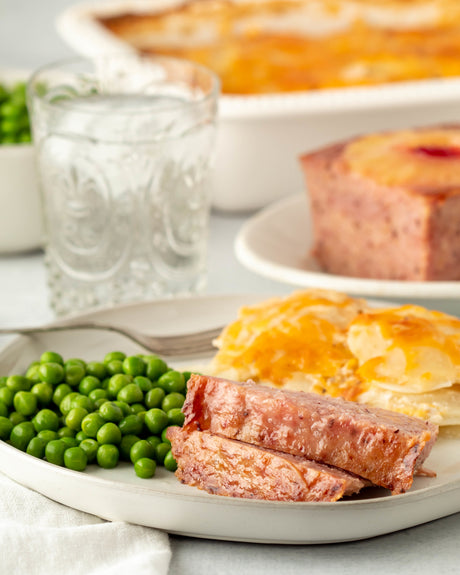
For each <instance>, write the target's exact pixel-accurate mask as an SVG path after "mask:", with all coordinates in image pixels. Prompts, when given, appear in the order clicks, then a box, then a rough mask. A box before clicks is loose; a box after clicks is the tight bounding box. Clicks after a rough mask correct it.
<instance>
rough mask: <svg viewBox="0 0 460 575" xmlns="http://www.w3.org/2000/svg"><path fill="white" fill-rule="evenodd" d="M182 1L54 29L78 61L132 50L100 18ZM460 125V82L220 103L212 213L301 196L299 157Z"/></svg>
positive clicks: (136, 4)
mask: <svg viewBox="0 0 460 575" xmlns="http://www.w3.org/2000/svg"><path fill="white" fill-rule="evenodd" d="M180 3H181V2H180V0H141V1H139V0H138V1H135V0H112V1H111V2H110V3H109V2H107V1H106V2H104V1H99V2H98V1H93V2H89V3H82V4H77V5H75V6H72V7H70V8H68V9H67V10H66V11H64V12H63V13H62V14H61V15H60V16H59V17H58V19H57V22H56V26H57V30H58V32H59V33H60V35H61V37H62V38H63V39H64V40H65V41H66V42H67V43H68V44H69V45H70V46H71V47H72V48H73V49H74V50H75V51H76V52H78V53H79V54H81V55H84V56H88V57H94V56H98V55H101V54H104V53H109V52H120V51H126V50H133V48H131V47H130V46H128V45H127V44H126V43H124V42H123V41H121V40H120V39H118V38H117V37H115V36H114V35H112V34H110V33H109V32H108V31H107V30H106V29H104V28H103V27H102V25H100V24H98V22H97V21H96V20H95V15H112V14H119V13H124V12H136V11H143V10H144V11H150V12H151V11H152V10H161V9H163V8H165V7H171V6H175V5H178V4H180ZM458 119H460V78H459V79H457V78H453V79H442V80H437V79H436V80H422V81H416V82H415V81H414V82H404V83H397V84H384V85H380V86H375V87H359V88H341V89H334V90H332V89H331V90H320V91H316V92H297V93H288V94H273V95H262V96H259V95H255V96H229V95H223V96H222V97H221V101H220V128H219V136H218V142H217V159H216V173H215V185H214V196H213V201H212V204H213V207H214V208H215V209H217V210H223V211H236V212H241V211H251V210H255V209H259V208H262V207H264V206H266V205H268V204H269V203H271V202H273V201H275V200H278V199H280V198H282V197H285V196H288V195H291V194H295V193H298V192H299V191H300V190H302V189H303V186H304V184H303V181H302V174H301V171H300V167H299V164H298V156H299V155H300V154H302V153H304V152H307V151H310V150H312V149H315V148H317V147H319V146H322V145H325V144H329V143H331V142H333V141H336V140H340V139H344V138H348V137H350V136H353V135H356V134H359V133H365V132H371V131H376V130H382V129H399V128H406V127H412V126H418V125H424V124H434V123H439V122H454V121H457V120H458Z"/></svg>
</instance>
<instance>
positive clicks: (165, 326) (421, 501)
mask: <svg viewBox="0 0 460 575" xmlns="http://www.w3.org/2000/svg"><path fill="white" fill-rule="evenodd" d="M265 297H266V296H265ZM260 299H261V297H260V296H216V297H202V298H192V299H181V300H175V301H173V300H167V301H157V302H150V303H141V304H132V305H125V306H120V307H115V308H112V309H108V310H102V311H99V312H97V313H93V314H86V315H85V316H84V317H86V318H87V317H93V318H97V319H100V320H104V321H113V322H116V323H119V324H124V325H126V326H128V327H136V328H138V329H142V330H145V331H146V332H147V331H148V332H150V333H156V334H166V333H173V332H177V333H179V332H188V331H190V330H200V329H206V328H210V327H215V326H219V325H222V324H223V323H224V322H228V321H231V320H232V319H234V318H235V316H236V312H237V310H238V308H239V307H240V306H241V305H243V304H251V303H254V302H256V301H259V300H260ZM47 349H53V350H55V351H58V352H59V353H61V354H62V355H63V356H64V357H65V358H69V357H76V356H79V357H82V358H84V359H86V360H91V359H98V358H101V357H103V356H104V354H105V353H106V352H108V351H112V350H115V349H122V350H124V351H126V353H129V354H131V353H139V352H140V351H141V348H139V347H137V346H136V345H134V344H132V343H130V342H128V341H127V340H126V339H125V338H124V337H123V336H120V335H117V334H115V333H110V332H97V331H90V330H86V331H74V332H70V331H69V332H60V333H49V334H40V335H36V336H34V337H18V338H15V339H14V340H13V341H12V342H11V343H10V344H9V345H8V346H7V347H6V348H4V349H3V350H2V351H1V352H0V372H1V374H2V375H3V374H5V375H6V374H11V373H22V372H23V371H24V370H25V368H26V367H27V365H28V364H29V363H30V362H31V361H33V360H35V359H37V357H39V355H40V354H41V353H42V352H43V351H44V350H47ZM206 361H207V358H199V359H198V360H189V361H188V362H187V361H186V360H184V359H183V358H182V359H181V360H180V362H179V360H178V362H175V361H174V360H168V363H169V364H170V365H172V366H174V365H177V366H178V367H184V366H185V365H187V366H188V367H191V368H193V367H194V366H197V365H198V366H203V365H204V364H205V363H206ZM427 467H429V468H430V469H433V470H435V471H436V473H437V477H436V478H427V477H417V478H416V479H415V481H414V485H413V486H412V488H411V490H410V491H409V492H407V493H405V494H403V495H395V496H390V495H389V492H388V491H386V490H384V489H378V488H374V489H365V490H363V492H362V494H361V495H360V496H357V497H354V498H349V499H347V500H343V501H339V502H336V503H284V502H267V501H255V500H246V499H237V498H230V497H222V496H218V495H209V494H207V493H205V492H203V491H200V490H198V489H196V488H194V487H190V486H185V485H182V484H181V483H179V481H178V480H177V479H176V477H175V475H174V474H173V473H170V472H168V471H166V470H165V469H164V468H161V469H158V471H157V474H156V476H155V477H154V478H152V479H140V478H138V477H136V475H135V473H134V469H133V467H132V466H131V465H128V464H120V465H119V466H118V467H117V468H115V469H112V470H106V469H101V468H99V467H97V466H95V465H91V466H89V467H88V468H87V470H86V471H85V472H83V473H79V472H75V471H71V470H68V469H65V468H61V467H58V466H55V465H52V464H50V463H47V462H46V461H42V460H39V459H36V458H34V457H32V456H30V455H27V454H26V453H23V452H22V451H19V450H17V449H15V448H13V447H11V446H10V445H8V444H6V443H4V442H2V441H0V470H1V471H2V472H3V473H5V474H6V475H8V476H9V477H11V478H12V479H14V480H15V481H17V482H19V483H21V484H22V485H25V486H26V487H29V488H30V489H33V490H35V491H37V492H39V493H42V494H43V495H45V496H47V497H49V498H50V499H53V500H55V501H58V502H60V503H63V504H64V505H68V506H70V507H73V508H75V509H79V510H81V511H85V512H88V513H91V514H93V515H97V516H99V517H102V518H104V519H107V520H112V521H115V520H118V521H128V522H130V523H135V524H139V525H146V526H150V527H156V528H159V529H163V530H165V531H168V532H170V533H178V534H182V535H188V536H194V537H204V538H211V539H227V540H234V541H251V542H261V543H289V544H303V543H331V542H341V541H351V540H357V539H365V538H369V537H373V536H376V535H381V534H384V533H389V532H393V531H397V530H400V529H404V528H407V527H412V526H414V525H418V524H421V523H424V522H427V521H431V520H433V519H437V518H440V517H444V516H447V515H450V514H453V513H456V512H458V511H460V440H458V439H444V438H443V439H440V440H439V441H438V442H437V443H436V445H435V446H434V448H433V451H432V453H431V455H430V457H429V459H428V461H427Z"/></svg>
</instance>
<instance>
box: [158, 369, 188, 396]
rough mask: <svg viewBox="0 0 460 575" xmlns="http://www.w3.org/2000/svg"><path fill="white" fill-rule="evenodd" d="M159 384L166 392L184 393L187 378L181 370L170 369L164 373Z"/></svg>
mask: <svg viewBox="0 0 460 575" xmlns="http://www.w3.org/2000/svg"><path fill="white" fill-rule="evenodd" d="M157 384H158V385H159V387H161V388H162V389H164V390H165V392H166V393H184V392H185V378H184V375H183V373H181V372H180V371H168V372H166V373H164V374H163V375H162V376H161V377H160V378H159V379H158V382H157Z"/></svg>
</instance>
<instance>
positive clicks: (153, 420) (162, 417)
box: [144, 408, 168, 435]
mask: <svg viewBox="0 0 460 575" xmlns="http://www.w3.org/2000/svg"><path fill="white" fill-rule="evenodd" d="M144 423H145V425H146V426H147V427H148V429H149V431H150V433H152V435H159V434H160V433H161V432H162V431H163V429H164V428H165V427H166V426H167V425H168V416H167V415H166V413H165V412H164V411H163V410H162V409H157V408H153V409H149V410H148V411H147V413H146V414H145V419H144Z"/></svg>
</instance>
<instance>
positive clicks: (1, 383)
mask: <svg viewBox="0 0 460 575" xmlns="http://www.w3.org/2000/svg"><path fill="white" fill-rule="evenodd" d="M7 379H8V377H7V376H6V375H2V376H1V377H0V389H1V388H2V387H6V380H7Z"/></svg>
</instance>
